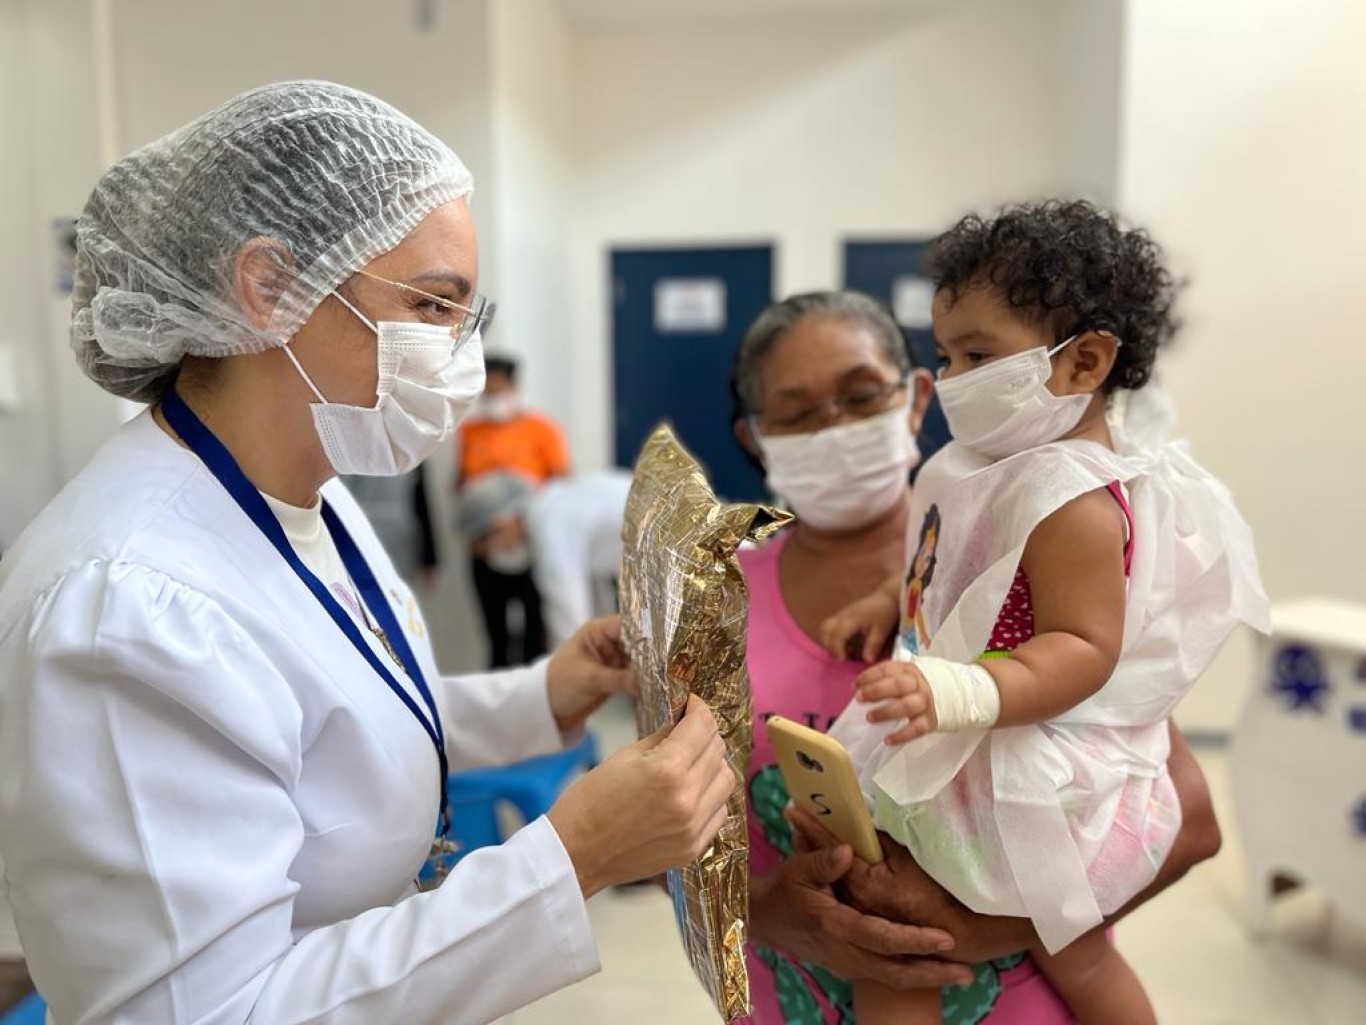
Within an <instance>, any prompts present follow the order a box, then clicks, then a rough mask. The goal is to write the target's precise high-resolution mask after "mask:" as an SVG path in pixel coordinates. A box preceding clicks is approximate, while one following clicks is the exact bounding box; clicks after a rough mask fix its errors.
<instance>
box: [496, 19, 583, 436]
mask: <svg viewBox="0 0 1366 1025" xmlns="http://www.w3.org/2000/svg"><path fill="white" fill-rule="evenodd" d="M489 13H490V19H489V20H490V25H489V27H490V48H489V50H490V59H491V87H490V96H491V99H492V103H491V121H490V128H491V132H492V168H493V173H492V175H491V186H490V188H491V190H492V193H493V199H492V203H491V210H492V215H493V231H494V234H495V236H496V237H497V239H498V253H497V257H496V261H495V267H494V272H493V277H494V280H496V282H497V300H498V303H499V313H498V317H497V320H496V322H495V324H494V328H493V331H492V332H491V336H490V338H489V339H488V345H489V346H490V348H493V349H499V350H505V351H508V352H511V353H513V354H515V355H517V356H520V357H522V371H521V373H522V382H521V386H522V391H523V392H524V393H525V395H526V397H527V398H528V400H529V401H530V402H531V403H533V404H534V405H536V406H538V407H540V408H542V409H544V410H546V411H547V412H549V413H550V414H551V415H552V416H554V417H555V418H556V419H558V420H560V421H562V422H563V421H564V420H566V419H567V418H568V417H569V416H570V415H571V413H572V401H571V398H572V396H571V393H570V390H569V389H568V388H567V387H565V382H566V381H567V380H568V379H569V368H570V367H571V366H572V365H573V362H574V361H573V354H572V353H571V352H570V338H569V329H568V325H569V306H570V291H569V274H568V270H569V219H570V210H571V203H572V202H573V199H574V197H573V195H572V194H571V191H570V186H571V180H570V179H571V167H570V161H571V159H572V153H571V148H572V122H573V110H572V108H571V104H570V90H569V82H570V79H571V75H572V71H573V69H572V67H571V63H570V57H571V42H570V38H571V29H570V25H569V22H568V21H567V20H566V18H565V16H564V13H563V11H562V9H561V6H560V4H559V2H558V0H493V3H492V4H491V6H490V11H489Z"/></svg>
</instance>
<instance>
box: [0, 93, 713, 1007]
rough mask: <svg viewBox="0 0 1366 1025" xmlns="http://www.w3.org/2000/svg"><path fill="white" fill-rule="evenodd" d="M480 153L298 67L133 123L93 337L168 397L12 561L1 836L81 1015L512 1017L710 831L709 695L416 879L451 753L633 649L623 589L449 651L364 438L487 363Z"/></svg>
mask: <svg viewBox="0 0 1366 1025" xmlns="http://www.w3.org/2000/svg"><path fill="white" fill-rule="evenodd" d="M470 190H471V182H470V177H469V175H468V173H467V172H466V171H465V169H464V167H463V166H462V165H461V164H460V162H459V160H458V159H457V158H456V156H455V155H454V154H453V153H452V152H451V151H450V150H449V149H447V148H446V146H444V145H443V144H442V143H441V142H439V141H438V140H437V139H435V138H434V137H432V136H431V135H430V134H428V133H427V132H426V131H424V130H423V129H422V128H421V127H419V126H418V125H416V124H415V123H413V122H412V121H411V120H409V119H408V118H406V117H405V116H404V115H402V114H400V113H399V112H398V111H396V110H394V109H393V108H391V107H389V106H387V105H386V104H383V103H381V102H379V101H378V100H375V99H373V98H372V97H369V96H366V95H364V94H362V93H357V92H355V91H353V90H350V89H345V88H342V87H339V86H334V85H329V84H326V83H289V84H284V85H278V86H269V87H266V88H263V89H258V90H254V91H252V92H250V93H246V94H244V95H243V96H240V97H238V98H237V99H235V100H232V101H230V102H229V103H227V104H226V105H225V106H223V107H221V108H219V109H218V110H216V111H214V112H212V113H210V114H208V115H206V116H205V117H203V118H201V119H199V120H198V121H196V122H194V123H192V124H190V125H188V126H186V127H185V128H182V129H181V130H179V131H178V132H175V133H173V134H172V135H170V136H167V137H166V138H165V139H162V140H160V141H158V142H156V143H153V144H152V145H151V146H149V147H147V148H145V149H143V150H140V151H138V152H136V153H134V154H132V155H130V156H128V157H126V158H124V159H123V160H122V161H120V162H119V163H118V164H116V165H115V166H114V167H113V168H111V169H110V170H109V171H108V172H106V174H105V175H104V176H103V177H102V178H101V179H100V181H99V183H98V184H97V186H96V188H95V191H94V193H93V195H92V196H91V198H90V201H89V203H88V205H87V207H86V209H85V211H84V213H83V214H82V216H81V219H80V226H79V251H78V258H77V263H78V270H77V283H76V293H75V300H74V311H73V324H72V344H73V347H74V348H75V349H76V352H77V355H78V357H79V359H80V361H81V363H82V365H83V367H84V369H85V370H86V372H87V373H88V374H89V375H90V376H91V377H92V378H93V379H94V380H95V381H97V382H98V383H100V384H101V385H102V386H104V387H105V388H107V389H108V390H110V391H113V392H115V393H116V394H119V395H122V396H125V397H129V398H133V399H137V400H141V401H145V402H148V403H151V408H150V409H149V410H148V411H147V412H145V413H144V414H143V415H141V416H139V417H137V418H135V419H134V420H132V421H131V422H130V423H128V424H127V425H125V426H124V427H123V428H122V429H121V430H120V431H119V432H117V433H116V434H115V435H114V437H113V438H111V439H110V441H109V442H108V443H107V444H106V445H105V447H104V448H103V449H102V450H101V451H100V452H99V453H98V454H97V455H96V456H95V457H94V459H93V460H92V461H91V463H90V464H89V465H88V466H87V467H86V468H85V470H84V471H83V472H82V473H81V474H80V475H79V476H77V477H76V478H75V479H74V480H73V481H72V482H71V483H70V484H69V485H68V486H67V488H66V489H65V490H64V491H63V492H62V493H61V494H60V495H59V496H58V497H57V498H56V499H54V500H53V502H52V503H51V504H50V505H49V506H48V508H47V509H46V510H45V511H44V512H43V513H42V514H41V515H40V516H39V517H38V519H37V520H36V521H35V522H34V523H33V524H32V525H31V526H30V528H29V529H28V531H27V532H26V533H25V534H24V535H23V536H22V537H21V538H20V540H19V541H18V543H17V544H16V545H15V546H14V548H13V549H12V550H10V551H8V552H7V553H6V555H5V558H4V560H3V562H2V563H0V858H2V859H3V863H4V871H5V884H6V892H7V895H8V898H9V901H10V903H11V905H12V906H13V910H14V915H15V919H16V922H17V924H18V928H19V935H20V939H21V941H22V943H23V946H24V951H25V954H26V956H27V958H28V961H29V966H30V970H31V972H32V975H33V978H34V980H35V982H36V984H37V986H38V988H39V990H40V991H41V992H42V993H43V995H44V996H45V997H46V998H47V1000H48V1003H49V1005H50V1008H51V1014H52V1017H53V1019H54V1020H55V1021H56V1022H60V1023H63V1025H66V1023H93V1022H158V1023H170V1022H174V1023H180V1022H185V1023H189V1022H195V1023H210V1022H212V1023H229V1022H231V1023H242V1022H259V1023H266V1025H286V1023H290V1022H316V1023H321V1022H327V1023H342V1022H346V1023H353V1022H354V1023H362V1022H363V1023H366V1025H378V1023H386V1022H403V1023H420V1022H433V1023H435V1022H442V1023H448V1022H468V1023H474V1022H487V1021H490V1020H492V1019H494V1018H496V1017H498V1016H500V1015H502V1014H504V1013H506V1012H508V1011H511V1010H513V1009H514V1008H516V1007H519V1006H521V1005H524V1004H526V1003H528V1002H530V1001H532V1000H535V999H536V998H538V997H540V996H542V995H544V994H546V993H549V992H551V991H553V990H556V989H559V988H561V987H563V986H566V985H568V984H570V983H572V982H574V981H576V980H578V979H580V978H583V977H584V976H586V975H589V974H591V973H592V972H594V971H595V970H596V969H597V967H598V963H597V955H596V948H595V946H594V942H593V937H592V933H591V930H590V927H589V922H588V917H587V915H586V913H585V909H584V901H585V899H586V898H587V897H588V896H590V895H591V894H592V893H594V892H596V891H597V890H599V889H601V888H603V887H605V886H609V885H611V884H614V883H617V882H623V881H626V880H629V879H633V878H640V877H643V876H647V875H650V874H653V873H655V872H657V871H659V870H661V869H664V868H665V867H668V866H672V865H676V864H678V863H681V862H683V861H685V860H687V859H688V858H689V857H690V856H692V855H694V854H696V853H697V852H698V851H699V850H700V849H701V848H703V847H704V846H705V845H706V844H707V843H708V842H709V840H710V838H711V836H712V835H713V834H714V832H715V830H716V828H717V827H718V826H719V824H720V822H721V820H722V816H723V815H724V802H725V799H726V796H727V795H728V793H729V792H730V790H731V789H732V787H733V786H734V783H735V780H734V778H733V776H732V774H731V772H730V770H729V769H728V768H727V767H726V765H725V763H724V758H723V753H722V744H721V741H720V740H719V739H718V738H717V736H716V728H715V724H714V722H713V721H712V719H711V716H710V713H709V712H708V711H707V709H706V707H705V706H704V705H702V704H701V703H700V702H696V701H694V702H693V704H692V705H690V707H689V709H688V711H687V715H686V716H685V718H684V720H683V721H682V722H681V723H680V724H679V726H677V727H676V728H675V729H674V730H673V731H672V733H670V734H669V735H667V736H664V735H661V736H657V737H654V738H651V739H649V740H647V741H643V742H641V743H640V744H637V745H634V746H632V747H629V748H627V749H625V750H624V751H623V752H621V753H620V754H618V755H616V756H614V757H613V758H611V759H608V760H607V761H606V762H605V763H604V764H603V765H602V766H600V767H599V768H598V769H596V770H594V771H593V772H590V773H588V774H587V775H586V776H584V777H583V778H582V779H581V780H580V781H579V782H578V783H576V784H575V785H574V786H573V787H571V788H570V789H569V790H568V791H567V792H566V793H565V794H564V796H563V797H562V798H561V799H560V801H559V802H558V803H557V804H556V805H555V807H554V808H553V809H552V810H551V812H550V814H549V815H548V816H547V817H546V818H544V819H541V820H538V821H536V822H533V823H531V824H530V825H529V826H528V827H526V828H525V829H524V830H522V831H521V832H519V833H518V834H517V835H516V836H514V837H513V838H512V839H511V840H509V841H508V842H507V843H505V844H503V845H502V846H500V847H496V848H490V849H487V850H481V851H477V852H475V853H473V854H471V855H470V856H468V857H467V858H465V859H464V860H462V861H461V862H459V864H458V865H456V867H455V868H454V869H453V871H452V872H451V874H450V875H449V876H448V877H447V878H446V879H445V880H444V882H442V884H441V885H440V886H438V887H436V888H435V889H433V890H431V891H430V892H427V893H420V894H419V893H416V892H415V888H414V885H413V879H414V877H415V876H416V875H417V874H418V871H419V869H420V868H421V867H422V865H423V863H424V860H425V859H426V858H427V856H428V853H429V850H430V849H431V848H432V847H433V841H434V839H435V838H437V837H438V836H439V834H440V833H441V831H442V829H443V825H444V823H443V822H442V821H441V818H442V817H441V816H439V815H438V809H439V808H444V801H443V800H442V796H443V790H444V779H445V775H446V772H447V770H448V769H451V770H453V769H458V768H464V767H467V766H472V765H479V764H488V763H496V762H506V761H511V760H515V759H521V758H525V757H528V756H530V755H535V754H538V753H543V752H547V751H551V750H554V749H556V748H559V747H560V746H562V744H563V743H564V742H565V739H566V738H567V737H568V738H572V736H573V733H574V731H575V730H577V729H578V727H579V725H580V724H581V723H582V722H583V720H584V718H585V717H586V716H587V715H588V714H589V713H590V712H591V711H592V710H593V709H594V708H595V707H596V706H597V705H598V704H599V703H600V702H601V701H602V700H603V699H604V698H605V697H606V696H607V695H608V694H610V693H611V692H613V691H616V690H621V689H627V688H629V687H630V686H631V680H632V677H631V674H630V671H629V669H628V668H626V665H625V660H624V657H623V655H622V653H621V650H620V647H619V645H618V644H617V629H618V628H617V625H616V624H615V622H614V621H610V620H607V621H598V622H595V623H593V624H590V625H589V626H588V627H586V628H585V629H584V630H582V631H580V632H579V633H578V634H576V635H575V637H574V638H573V639H572V640H571V641H570V642H569V643H568V644H567V645H566V646H565V648H564V649H563V650H561V651H560V652H559V653H558V654H557V655H555V656H554V657H553V658H552V659H550V660H549V661H548V662H544V663H541V664H538V665H536V666H533V667H531V668H527V669H522V670H513V671H509V672H505V673H500V674H493V675H486V676H472V677H464V678H449V677H446V678H443V677H441V676H440V674H439V673H438V671H437V668H436V666H435V664H434V663H433V659H432V652H431V647H430V645H429V643H428V639H427V635H426V630H425V628H424V626H423V623H422V617H421V615H420V613H419V611H418V609H417V605H416V603H415V602H414V601H413V598H412V595H411V594H410V593H409V591H408V589H407V587H406V586H405V585H404V584H403V583H402V582H401V581H400V579H399V578H398V576H397V575H396V574H395V573H394V571H393V568H392V566H391V565H390V563H389V560H388V558H387V557H386V556H385V554H384V552H383V550H382V548H381V546H380V545H379V543H378V541H377V540H376V538H375V535H374V532H373V531H372V530H371V529H370V527H369V525H368V524H367V523H366V521H365V518H364V516H363V515H362V514H361V513H360V511H359V509H358V508H357V506H356V505H355V503H354V502H353V501H352V500H351V499H350V497H349V496H348V495H347V493H346V491H345V490H344V488H342V487H341V486H340V484H339V483H338V482H336V481H335V480H333V478H334V477H335V475H336V474H338V473H362V474H389V473H399V472H403V471H405V470H407V469H409V468H411V467H412V466H414V465H416V464H417V463H418V462H419V461H420V460H421V459H422V458H424V457H425V456H426V455H427V454H429V453H430V452H431V451H432V450H433V449H434V448H435V446H437V445H438V444H440V443H441V442H442V441H443V440H444V439H445V438H446V437H447V436H449V435H450V433H451V431H452V430H453V428H454V427H455V425H456V423H457V422H458V420H459V418H460V417H461V416H462V415H463V413H464V411H465V410H466V409H467V408H468V407H469V404H470V403H471V402H472V401H473V400H474V398H475V397H476V396H477V395H478V393H479V392H480V390H481V388H482V386H483V358H482V354H481V349H480V343H479V327H480V325H481V323H482V322H483V321H485V320H486V319H487V317H488V315H489V308H488V307H487V305H486V304H485V303H484V301H483V300H482V299H481V298H479V297H478V296H477V295H475V293H474V291H473V286H474V283H475V281H476V279H477V272H478V261H477V251H476V241H475V235H474V229H473V226H472V224H471V221H470V215H469V211H468V209H467V207H466V203H465V200H466V197H467V196H468V194H469V192H470Z"/></svg>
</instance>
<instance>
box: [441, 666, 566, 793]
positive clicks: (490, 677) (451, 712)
mask: <svg viewBox="0 0 1366 1025" xmlns="http://www.w3.org/2000/svg"><path fill="white" fill-rule="evenodd" d="M549 661H550V660H549V659H541V660H540V661H539V662H536V663H535V664H534V665H531V666H526V667H523V668H519V669H504V670H500V671H498V672H493V673H471V674H469V675H467V676H447V677H444V678H443V679H442V680H441V721H442V724H443V726H444V727H445V730H446V757H447V759H448V760H449V761H450V767H451V771H452V772H459V771H461V770H463V769H474V768H479V767H480V766H485V765H509V764H511V763H512V762H520V761H522V760H524V759H526V758H535V757H536V756H537V755H546V754H552V753H554V752H556V751H561V750H563V749H564V746H565V741H566V738H565V736H564V735H563V734H561V733H560V730H559V727H558V726H556V725H555V716H554V715H553V714H552V713H551V711H550V697H549V693H548V692H547V690H546V667H547V666H548V665H549Z"/></svg>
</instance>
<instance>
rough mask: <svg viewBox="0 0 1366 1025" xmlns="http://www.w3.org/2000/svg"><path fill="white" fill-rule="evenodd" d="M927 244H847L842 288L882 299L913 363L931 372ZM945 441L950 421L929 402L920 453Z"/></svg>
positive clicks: (933, 363)
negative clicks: (899, 331) (895, 322)
mask: <svg viewBox="0 0 1366 1025" xmlns="http://www.w3.org/2000/svg"><path fill="white" fill-rule="evenodd" d="M929 246H930V243H929V240H928V239H906V240H902V241H883V242H846V243H845V244H844V287H845V288H851V289H854V290H855V291H858V292H864V293H867V294H868V295H871V296H872V297H873V298H874V299H880V300H882V302H884V303H886V304H887V305H888V306H889V307H890V308H891V310H892V313H893V314H894V315H895V316H896V319H897V323H899V324H900V325H901V330H902V332H903V333H904V334H905V335H906V343H907V345H908V346H909V348H910V350H911V358H912V359H913V360H914V361H915V364H916V366H919V367H924V368H925V369H926V370H929V371H930V372H933V371H934V369H935V367H936V366H938V361H937V360H936V359H935V355H934V334H933V332H932V331H931V330H930V316H929V314H930V309H929V304H930V300H931V299H932V298H933V296H934V291H933V288H932V286H931V285H930V283H929V281H928V280H927V279H926V277H925V273H924V266H925V254H926V251H927V250H928V249H929ZM948 440H949V427H948V424H947V423H945V422H944V414H943V413H941V412H940V411H939V402H938V400H933V401H932V402H931V403H930V409H929V413H928V415H927V416H926V417H925V423H924V425H923V426H922V427H921V429H920V451H921V452H922V453H923V454H924V456H925V458H926V459H928V458H929V457H930V456H931V455H933V454H934V453H935V452H937V451H938V450H939V448H940V446H942V445H943V444H944V442H946V441H948Z"/></svg>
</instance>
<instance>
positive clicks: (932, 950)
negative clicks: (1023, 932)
mask: <svg viewBox="0 0 1366 1025" xmlns="http://www.w3.org/2000/svg"><path fill="white" fill-rule="evenodd" d="M853 861H854V856H853V852H852V851H851V850H850V849H849V848H848V847H847V846H833V847H827V848H822V849H820V850H815V851H801V852H798V853H796V854H794V855H793V856H792V857H790V858H788V859H787V860H786V861H785V862H783V864H782V865H781V866H780V867H779V868H778V869H777V870H776V871H774V872H772V873H771V874H769V875H767V876H757V877H755V878H754V879H753V880H751V884H750V900H749V912H750V929H751V936H752V939H753V940H754V941H755V942H756V943H759V944H762V945H763V946H766V947H772V948H774V949H776V950H781V951H783V952H784V953H786V954H789V955H791V956H792V957H795V958H798V959H800V960H802V961H806V962H809V963H812V964H818V965H821V966H822V967H824V968H827V969H829V970H830V971H832V972H834V973H835V974H836V975H839V976H841V977H842V978H846V979H874V980H876V981H878V982H881V983H883V984H884V985H887V986H891V987H894V988H896V989H925V988H934V987H938V986H948V985H954V984H962V983H968V982H971V981H972V972H971V971H969V970H968V969H966V968H964V967H963V966H962V965H958V964H953V963H950V962H948V961H942V960H940V959H939V958H938V957H937V956H934V955H942V954H943V953H944V952H945V951H947V950H950V949H952V947H953V945H954V941H953V937H952V936H950V935H949V934H948V933H946V932H944V931H942V930H939V929H923V928H919V927H916V926H911V925H900V924H897V923H895V922H889V921H887V920H886V919H885V918H880V917H877V916H875V915H866V914H862V913H860V912H859V911H856V910H855V909H854V908H852V907H849V906H848V905H847V904H843V903H841V902H840V901H839V899H838V898H837V897H836V896H835V894H834V890H833V886H834V883H835V882H836V880H838V879H840V878H841V877H842V876H844V875H845V874H846V873H847V872H848V871H849V870H850V867H851V865H852V862H853Z"/></svg>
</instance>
